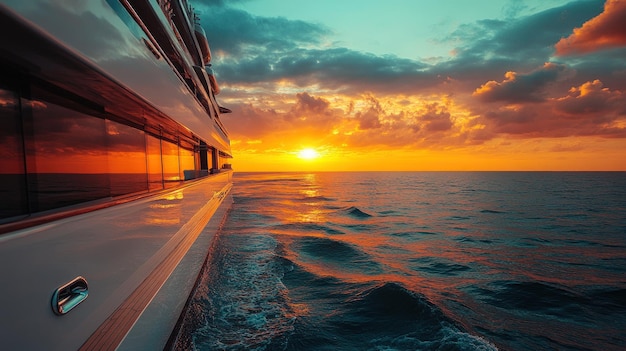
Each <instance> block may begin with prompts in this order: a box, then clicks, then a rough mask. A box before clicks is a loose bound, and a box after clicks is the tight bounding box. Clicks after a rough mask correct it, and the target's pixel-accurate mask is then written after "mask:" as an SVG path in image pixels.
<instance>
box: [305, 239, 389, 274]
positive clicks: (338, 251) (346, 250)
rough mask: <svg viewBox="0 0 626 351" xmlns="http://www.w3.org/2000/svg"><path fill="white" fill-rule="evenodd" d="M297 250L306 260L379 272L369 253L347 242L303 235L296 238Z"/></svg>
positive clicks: (342, 267) (362, 270) (359, 270)
mask: <svg viewBox="0 0 626 351" xmlns="http://www.w3.org/2000/svg"><path fill="white" fill-rule="evenodd" d="M297 246H298V247H295V249H297V250H298V253H299V254H300V255H302V254H304V257H303V259H305V260H306V261H308V262H314V263H320V264H323V265H330V266H332V267H333V268H335V269H337V270H341V271H358V272H361V273H363V274H379V273H381V272H382V270H383V269H382V267H381V265H380V264H379V263H378V262H376V261H375V260H374V259H373V258H372V257H371V256H370V255H369V254H367V253H365V252H363V251H361V250H360V249H359V248H358V247H356V246H354V245H351V244H349V243H346V242H343V241H339V240H334V239H329V238H323V237H303V238H300V239H299V240H298V244H297Z"/></svg>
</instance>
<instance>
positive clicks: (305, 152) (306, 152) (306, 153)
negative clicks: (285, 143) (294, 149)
mask: <svg viewBox="0 0 626 351" xmlns="http://www.w3.org/2000/svg"><path fill="white" fill-rule="evenodd" d="M319 155H320V154H319V153H318V152H317V151H315V149H311V148H306V149H302V150H300V152H298V157H299V158H301V159H304V160H312V159H315V158H318V157H319Z"/></svg>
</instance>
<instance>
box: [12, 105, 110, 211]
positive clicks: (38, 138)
mask: <svg viewBox="0 0 626 351" xmlns="http://www.w3.org/2000/svg"><path fill="white" fill-rule="evenodd" d="M22 104H23V105H24V106H28V107H29V109H30V115H31V116H32V120H31V123H29V125H30V126H31V128H30V133H32V134H31V135H29V136H27V137H26V145H27V149H26V150H27V158H28V162H27V169H26V170H27V172H28V174H29V176H28V192H29V201H30V204H31V210H32V211H44V210H49V209H52V208H57V207H61V206H67V205H72V204H76V203H80V202H85V201H90V200H96V199H101V198H104V197H107V196H110V191H109V188H110V184H109V177H108V159H107V148H106V139H105V122H104V119H101V118H96V117H93V116H90V115H87V114H85V113H82V112H79V111H75V110H71V109H68V108H65V107H62V106H59V105H56V104H53V103H50V102H46V101H39V100H30V101H29V100H25V99H23V100H22Z"/></svg>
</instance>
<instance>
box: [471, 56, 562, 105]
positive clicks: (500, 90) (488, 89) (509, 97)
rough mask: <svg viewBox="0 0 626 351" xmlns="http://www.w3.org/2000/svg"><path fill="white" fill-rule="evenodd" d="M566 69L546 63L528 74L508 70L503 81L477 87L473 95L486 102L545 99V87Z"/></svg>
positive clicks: (522, 101) (490, 82) (520, 101)
mask: <svg viewBox="0 0 626 351" xmlns="http://www.w3.org/2000/svg"><path fill="white" fill-rule="evenodd" d="M566 71H567V69H566V67H565V66H563V65H558V64H554V63H546V64H544V65H543V67H541V68H540V69H537V70H535V71H532V72H530V73H528V74H519V73H516V72H507V73H506V74H505V79H504V80H503V81H502V82H496V81H493V80H492V81H489V82H487V83H485V84H483V85H482V86H481V87H480V88H478V89H476V90H475V91H474V93H473V96H475V97H477V98H479V99H480V100H481V101H484V102H495V101H504V102H509V103H524V102H539V101H542V100H544V96H543V92H544V89H545V87H546V86H547V85H548V84H550V83H553V82H555V81H556V80H557V79H558V78H559V76H561V75H563V74H564V72H566Z"/></svg>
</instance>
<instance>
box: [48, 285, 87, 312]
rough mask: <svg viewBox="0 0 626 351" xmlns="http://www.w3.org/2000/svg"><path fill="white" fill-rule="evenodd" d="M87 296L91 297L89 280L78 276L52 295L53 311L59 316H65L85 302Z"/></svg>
mask: <svg viewBox="0 0 626 351" xmlns="http://www.w3.org/2000/svg"><path fill="white" fill-rule="evenodd" d="M87 296H89V288H88V286H87V280H85V278H83V277H80V276H78V277H76V278H74V279H73V280H72V281H70V282H69V283H66V284H65V285H62V286H60V287H59V288H58V289H56V290H55V291H54V293H53V294H52V310H53V311H54V313H55V314H57V315H59V316H60V315H64V314H66V313H67V312H69V311H70V310H72V308H74V307H76V306H78V304H79V303H81V302H83V301H84V300H85V299H86V298H87Z"/></svg>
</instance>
